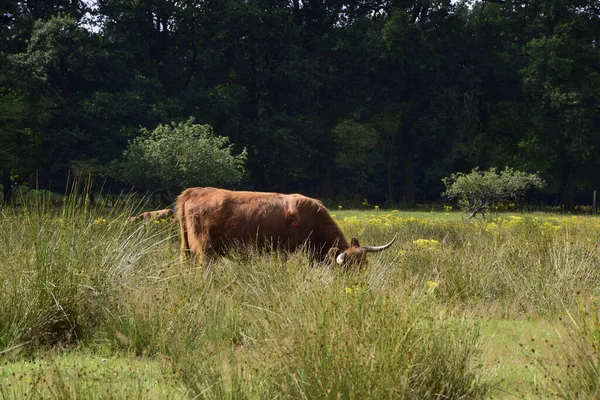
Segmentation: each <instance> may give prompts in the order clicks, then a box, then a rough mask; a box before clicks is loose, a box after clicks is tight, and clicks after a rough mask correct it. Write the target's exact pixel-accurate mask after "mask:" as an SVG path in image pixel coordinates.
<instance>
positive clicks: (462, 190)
mask: <svg viewBox="0 0 600 400" xmlns="http://www.w3.org/2000/svg"><path fill="white" fill-rule="evenodd" d="M442 182H444V185H446V191H445V192H444V193H442V196H444V197H446V198H448V199H450V200H458V206H459V207H460V208H462V209H463V210H465V211H466V212H469V213H470V215H469V218H473V217H475V216H476V215H477V214H481V215H482V217H484V218H485V213H486V212H488V211H490V210H491V209H492V207H494V206H495V205H497V204H501V203H507V202H512V201H515V200H518V199H519V198H521V197H522V196H523V195H524V194H525V191H527V190H528V189H530V188H538V189H540V188H542V187H543V186H544V181H543V180H542V179H541V178H540V177H539V176H538V175H537V174H527V173H525V172H521V171H515V170H514V169H512V168H509V167H506V168H505V169H504V170H503V171H500V172H498V171H497V170H496V168H490V169H489V170H487V171H481V170H480V169H479V168H477V167H476V168H474V169H473V170H472V171H471V172H469V173H468V174H467V173H464V172H456V173H454V174H452V175H450V177H446V178H444V179H442Z"/></svg>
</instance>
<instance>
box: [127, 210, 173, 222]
mask: <svg viewBox="0 0 600 400" xmlns="http://www.w3.org/2000/svg"><path fill="white" fill-rule="evenodd" d="M174 216H175V215H174V214H173V210H171V209H166V210H158V211H147V212H144V213H141V214H140V215H136V216H135V217H131V218H129V222H135V221H142V220H145V219H152V220H163V219H169V218H173V217H174Z"/></svg>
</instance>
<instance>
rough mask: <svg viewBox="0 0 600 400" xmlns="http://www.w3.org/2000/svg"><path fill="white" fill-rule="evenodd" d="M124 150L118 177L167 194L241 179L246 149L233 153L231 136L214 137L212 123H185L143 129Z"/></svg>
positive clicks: (192, 121)
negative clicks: (151, 129) (150, 129)
mask: <svg viewBox="0 0 600 400" xmlns="http://www.w3.org/2000/svg"><path fill="white" fill-rule="evenodd" d="M140 132H141V135H140V136H138V137H137V138H135V139H133V140H132V141H131V142H130V143H129V146H128V147H127V150H125V152H124V153H123V162H121V163H120V164H119V166H118V168H117V174H116V175H117V176H118V177H119V178H120V179H122V180H125V181H126V182H129V183H133V184H135V185H140V186H142V187H145V188H148V189H151V190H157V191H160V192H163V193H165V194H167V195H168V197H169V198H170V199H171V200H172V199H173V194H175V193H178V192H179V191H181V189H183V188H186V187H192V186H225V185H231V184H235V183H237V182H239V181H240V180H241V179H242V174H243V172H244V162H245V161H246V149H243V150H242V152H241V153H239V154H237V155H235V154H233V145H232V144H231V143H230V142H229V138H227V137H224V136H215V135H214V134H213V130H212V127H211V126H209V125H199V124H195V123H194V120H193V119H189V120H187V121H186V122H182V123H171V124H170V125H159V126H158V127H157V128H156V129H154V130H153V131H149V130H147V129H145V128H142V129H141V131H140Z"/></svg>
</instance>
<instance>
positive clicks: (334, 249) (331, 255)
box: [327, 247, 340, 261]
mask: <svg viewBox="0 0 600 400" xmlns="http://www.w3.org/2000/svg"><path fill="white" fill-rule="evenodd" d="M339 253H340V249H338V248H337V247H332V248H330V249H329V251H328V252H327V256H328V257H329V259H330V260H331V261H335V259H336V257H337V256H338V254H339Z"/></svg>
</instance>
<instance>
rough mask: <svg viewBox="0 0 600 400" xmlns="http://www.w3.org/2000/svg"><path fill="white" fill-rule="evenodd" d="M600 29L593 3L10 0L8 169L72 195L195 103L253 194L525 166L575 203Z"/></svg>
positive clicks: (403, 184)
mask: <svg viewBox="0 0 600 400" xmlns="http://www.w3.org/2000/svg"><path fill="white" fill-rule="evenodd" d="M96 3H97V4H96ZM213 3H214V4H213ZM599 36H600V10H599V9H598V7H595V6H594V5H593V2H592V1H589V0H577V1H575V2H569V1H566V0H556V1H555V0H532V1H528V2H525V3H523V4H521V3H519V4H517V3H516V2H515V1H514V0H506V1H504V2H502V1H497V2H494V1H492V2H489V1H488V2H484V1H475V2H468V1H457V2H452V1H446V0H432V1H428V2H423V1H420V0H406V1H401V2H390V1H365V0H352V1H346V2H339V1H332V0H322V1H315V2H308V1H303V2H300V1H266V0H257V1H245V0H223V1H219V2H200V3H198V4H196V3H194V2H192V1H190V0H185V1H178V2H169V1H166V0H156V1H150V2H149V1H134V2H132V1H130V0H111V1H99V2H95V3H94V4H91V2H89V1H67V0H57V1H52V2H36V3H35V4H34V3H31V4H29V3H22V2H14V1H13V2H4V3H2V4H1V5H0V70H1V71H2V72H1V73H0V75H1V76H0V121H2V123H3V124H6V125H5V127H3V128H1V129H2V131H1V132H0V140H2V144H4V145H6V146H5V148H6V149H8V150H4V149H2V150H0V151H1V152H2V153H3V154H2V157H1V159H0V163H2V168H3V181H5V182H11V185H13V186H14V185H15V184H17V183H19V182H18V181H20V180H25V181H29V182H26V183H29V186H34V185H33V183H34V180H36V181H37V184H38V185H39V186H40V187H41V188H42V189H48V188H52V189H53V190H57V191H59V192H62V191H63V189H64V187H65V186H66V180H67V178H66V177H67V176H68V172H69V171H70V170H71V169H72V168H73V166H74V165H75V166H81V165H92V166H93V168H94V170H97V171H102V169H103V168H107V167H108V166H110V165H111V163H112V162H114V161H115V160H117V159H119V158H120V157H121V155H122V154H123V151H124V150H125V149H126V148H127V144H128V143H129V142H130V141H131V140H132V139H133V138H135V137H136V136H137V134H138V133H139V127H140V126H142V127H155V126H158V125H159V124H168V123H169V122H170V121H183V120H185V119H187V118H189V117H190V116H193V117H194V118H195V120H196V121H203V123H207V124H209V125H210V126H212V127H213V128H214V130H215V132H218V133H219V135H222V136H225V137H228V138H230V140H231V142H233V143H235V145H236V149H242V148H246V149H248V155H247V163H246V164H245V169H246V178H247V179H246V180H245V181H244V183H243V185H244V186H246V188H252V189H256V190H269V191H286V192H291V191H298V192H302V193H305V194H308V195H316V196H319V197H322V198H332V199H333V198H334V197H338V198H339V197H346V198H362V197H367V198H369V199H371V200H372V201H373V202H374V203H379V204H395V203H402V204H413V203H414V202H429V201H431V200H434V201H435V200H436V199H438V197H439V193H440V192H441V191H442V190H443V185H442V183H441V178H443V177H444V176H448V175H449V174H450V173H452V172H453V171H466V170H468V169H470V168H471V167H472V166H474V165H479V166H481V168H482V169H487V168H489V167H492V166H498V165H513V166H515V167H516V168H519V169H521V170H536V171H540V173H541V174H543V176H545V177H547V179H548V183H549V185H548V186H547V189H546V190H547V191H548V192H549V193H551V194H555V193H556V194H558V193H560V198H561V200H560V201H561V203H562V204H564V205H565V206H566V207H567V208H569V209H574V207H575V205H576V203H577V202H578V201H577V200H578V199H577V197H576V195H577V192H576V190H582V189H584V190H588V191H589V190H592V189H594V188H596V187H598V184H599V183H600V173H599V172H598V171H600V168H599V162H598V160H600V156H599V155H600V139H599V138H600V135H598V134H597V133H598V128H597V127H598V126H599V125H600V124H599V120H600V114H599V111H598V107H597V104H598V102H599V101H600V99H599V97H598V93H600V90H599V87H600V79H599V76H600V75H599V73H598V68H597V65H599V62H600V48H599V47H598V46H597V45H596V44H595V43H596V41H595V40H596V38H597V37H599ZM20 139H23V140H20ZM7 153H8V154H7ZM97 175H98V176H99V177H100V176H101V175H103V173H98V174H97ZM107 179H108V182H107V185H108V186H110V187H114V190H117V191H118V190H122V189H124V188H125V185H123V184H122V183H121V182H115V181H114V179H111V178H110V177H109V178H107ZM547 198H551V197H547ZM556 202H558V197H556Z"/></svg>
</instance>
